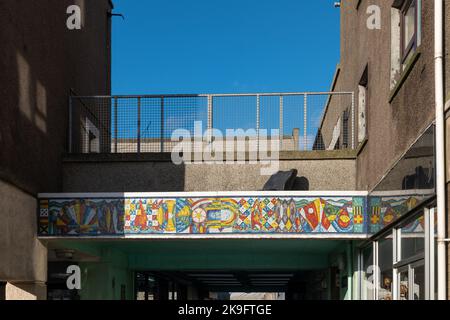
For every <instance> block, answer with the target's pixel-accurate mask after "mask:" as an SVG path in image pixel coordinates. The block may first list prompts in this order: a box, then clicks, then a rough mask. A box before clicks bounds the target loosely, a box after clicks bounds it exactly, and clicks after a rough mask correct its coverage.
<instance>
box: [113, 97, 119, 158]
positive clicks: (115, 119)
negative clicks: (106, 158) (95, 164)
mask: <svg viewBox="0 0 450 320" xmlns="http://www.w3.org/2000/svg"><path fill="white" fill-rule="evenodd" d="M117 123H118V120H117V97H115V98H114V153H117V140H118V134H117V133H118V132H119V130H118V128H117Z"/></svg>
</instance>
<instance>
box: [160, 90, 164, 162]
mask: <svg viewBox="0 0 450 320" xmlns="http://www.w3.org/2000/svg"><path fill="white" fill-rule="evenodd" d="M160 136H161V140H160V143H161V153H163V152H164V96H161V132H160Z"/></svg>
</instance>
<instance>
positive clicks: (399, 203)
mask: <svg viewBox="0 0 450 320" xmlns="http://www.w3.org/2000/svg"><path fill="white" fill-rule="evenodd" d="M424 199H425V197H423V196H398V197H369V200H368V201H369V220H370V222H369V233H377V232H378V231H380V230H382V229H383V228H385V227H387V226H389V225H390V224H391V223H393V222H395V220H397V219H398V218H400V217H401V216H403V215H404V214H406V213H408V212H410V211H411V210H412V209H414V208H416V207H417V206H418V205H419V204H420V203H421V202H422V201H423V200H424ZM420 224H423V221H422V222H420V221H417V222H416V223H415V224H412V225H411V228H412V229H411V230H413V229H414V228H418V227H420V226H419V225H420ZM411 232H413V231H411Z"/></svg>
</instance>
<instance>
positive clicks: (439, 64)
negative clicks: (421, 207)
mask: <svg viewBox="0 0 450 320" xmlns="http://www.w3.org/2000/svg"><path fill="white" fill-rule="evenodd" d="M443 5H444V0H435V1H434V42H435V55H434V60H435V90H436V92H435V94H436V98H435V99H436V193H437V215H438V217H437V227H438V231H437V259H438V261H437V264H438V265H437V267H438V274H437V276H438V277H437V280H438V283H437V286H438V296H437V298H438V299H439V300H446V298H447V277H446V266H447V256H446V250H445V247H446V242H445V241H446V240H445V238H446V230H445V228H446V172H445V118H444V61H443V60H444V54H443V43H444V37H443V31H444V27H443V26H444V23H443V17H444V11H443Z"/></svg>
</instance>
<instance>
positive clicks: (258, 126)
mask: <svg viewBox="0 0 450 320" xmlns="http://www.w3.org/2000/svg"><path fill="white" fill-rule="evenodd" d="M260 111H261V108H260V96H259V94H257V95H256V152H259V139H260V136H259V130H260V125H261V124H260Z"/></svg>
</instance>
